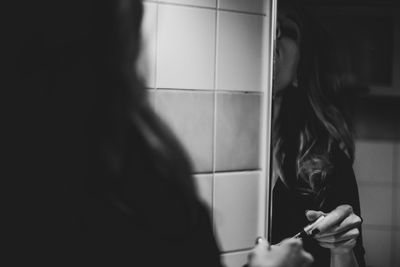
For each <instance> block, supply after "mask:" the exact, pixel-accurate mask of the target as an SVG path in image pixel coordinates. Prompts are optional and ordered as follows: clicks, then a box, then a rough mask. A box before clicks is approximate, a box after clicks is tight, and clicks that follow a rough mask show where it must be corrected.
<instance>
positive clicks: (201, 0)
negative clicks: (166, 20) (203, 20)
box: [162, 0, 217, 7]
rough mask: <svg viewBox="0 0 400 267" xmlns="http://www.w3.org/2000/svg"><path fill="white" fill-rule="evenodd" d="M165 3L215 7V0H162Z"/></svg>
mask: <svg viewBox="0 0 400 267" xmlns="http://www.w3.org/2000/svg"><path fill="white" fill-rule="evenodd" d="M162 1H163V2H166V3H175V4H183V5H192V6H202V7H217V0H162Z"/></svg>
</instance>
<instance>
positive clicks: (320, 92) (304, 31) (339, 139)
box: [274, 2, 354, 198]
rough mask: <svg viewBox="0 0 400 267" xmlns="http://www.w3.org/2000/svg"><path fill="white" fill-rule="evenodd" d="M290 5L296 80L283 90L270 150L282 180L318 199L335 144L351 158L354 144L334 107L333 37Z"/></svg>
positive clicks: (335, 79) (335, 94)
mask: <svg viewBox="0 0 400 267" xmlns="http://www.w3.org/2000/svg"><path fill="white" fill-rule="evenodd" d="M284 4H288V3H284ZM285 8H287V6H285ZM289 8H290V9H291V10H292V11H293V13H294V14H292V15H294V17H296V20H297V22H298V24H299V27H300V32H301V41H300V61H299V65H298V73H297V79H298V82H297V84H298V85H297V86H296V87H294V86H290V87H289V88H286V89H285V91H284V92H283V95H282V103H281V108H280V113H279V115H278V118H277V122H276V128H277V130H276V138H275V141H274V151H275V156H276V160H277V166H278V169H279V170H280V172H281V173H282V176H283V177H282V179H283V181H284V182H285V183H286V184H287V185H288V186H289V187H295V188H297V189H298V190H299V191H301V192H302V193H305V194H309V195H312V196H314V197H315V198H319V197H320V196H321V194H322V192H323V190H324V188H325V185H326V183H325V182H326V181H325V178H326V176H327V175H328V174H329V173H330V172H331V171H332V168H334V166H333V162H332V151H333V149H334V148H335V147H340V149H342V150H343V151H344V153H345V154H346V155H347V156H348V157H349V159H350V160H351V161H352V160H353V154H354V143H353V138H352V134H351V131H350V129H349V127H348V124H347V123H346V121H345V118H344V117H343V115H342V113H341V111H340V110H339V108H338V103H337V99H338V94H337V93H338V90H339V89H340V82H339V80H338V79H337V75H336V74H337V68H336V64H335V62H334V58H333V57H334V55H333V54H332V51H333V50H332V49H333V45H332V44H333V42H332V41H330V39H329V36H328V35H327V34H326V32H325V31H324V30H323V28H322V27H320V26H319V24H318V23H317V22H316V21H315V20H314V19H313V18H312V17H311V16H310V15H309V14H307V13H306V12H305V10H304V9H303V8H302V7H301V6H300V5H299V4H298V3H296V2H292V3H290V7H289ZM294 177H296V179H293V178H294Z"/></svg>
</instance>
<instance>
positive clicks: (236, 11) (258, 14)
mask: <svg viewBox="0 0 400 267" xmlns="http://www.w3.org/2000/svg"><path fill="white" fill-rule="evenodd" d="M218 10H219V11H224V12H231V13H238V14H244V15H253V16H260V17H267V15H266V14H264V13H257V12H251V11H242V10H234V9H227V8H219V9H218Z"/></svg>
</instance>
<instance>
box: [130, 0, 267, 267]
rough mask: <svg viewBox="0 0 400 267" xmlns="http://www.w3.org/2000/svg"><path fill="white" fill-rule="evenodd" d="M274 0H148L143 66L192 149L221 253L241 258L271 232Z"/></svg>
mask: <svg viewBox="0 0 400 267" xmlns="http://www.w3.org/2000/svg"><path fill="white" fill-rule="evenodd" d="M267 4H268V1H267V0H163V1H144V7H145V16H144V23H143V31H142V32H143V51H142V56H141V58H140V61H139V65H138V66H139V71H140V72H141V73H142V74H143V77H144V79H145V82H146V86H147V87H148V91H149V95H150V101H151V104H152V105H153V107H154V108H155V110H156V111H157V112H158V113H159V114H160V116H161V117H162V118H164V119H165V120H166V122H167V123H168V124H169V125H170V126H171V128H172V130H173V131H174V132H175V133H176V134H177V136H178V138H180V140H181V141H182V142H183V145H184V147H185V148H186V150H187V152H188V154H189V155H190V157H191V159H192V162H193V167H194V174H193V175H194V178H195V181H196V183H197V184H198V190H199V193H200V196H201V198H202V199H203V200H204V202H205V203H207V204H208V206H209V208H210V214H211V216H212V219H213V223H214V228H215V233H216V236H217V238H218V242H219V245H220V248H221V249H222V251H223V255H222V259H223V261H224V262H225V263H226V265H227V266H229V267H236V266H242V265H243V264H244V263H245V262H246V259H247V253H248V250H249V249H250V248H251V247H252V246H253V245H254V241H255V238H256V237H257V236H260V235H265V223H266V220H265V208H266V181H265V180H266V178H265V175H263V170H264V169H263V168H264V167H263V166H264V165H265V164H264V162H265V161H264V160H263V157H262V153H263V152H264V151H261V149H260V148H261V147H263V142H264V140H265V139H266V138H267V136H265V134H262V132H263V129H262V127H261V125H263V122H264V119H265V118H264V116H263V114H265V112H264V111H263V110H265V106H264V104H263V103H264V101H263V99H264V93H265V88H266V86H265V84H266V83H265V81H266V79H267V78H268V77H267V76H268V75H267V71H265V70H266V69H267V68H266V67H265V64H268V63H269V58H267V57H268V46H266V45H265V44H266V43H267V42H268V28H269V23H268V19H269V18H270V16H269V9H268V8H267Z"/></svg>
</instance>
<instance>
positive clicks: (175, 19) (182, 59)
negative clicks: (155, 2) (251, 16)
mask: <svg viewBox="0 0 400 267" xmlns="http://www.w3.org/2000/svg"><path fill="white" fill-rule="evenodd" d="M215 12H216V11H215V10H209V9H202V8H191V7H183V6H170V5H159V9H158V49H157V50H158V54H157V81H158V84H157V86H158V87H159V88H184V89H213V88H214V72H215V63H214V62H215Z"/></svg>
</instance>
